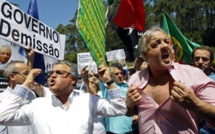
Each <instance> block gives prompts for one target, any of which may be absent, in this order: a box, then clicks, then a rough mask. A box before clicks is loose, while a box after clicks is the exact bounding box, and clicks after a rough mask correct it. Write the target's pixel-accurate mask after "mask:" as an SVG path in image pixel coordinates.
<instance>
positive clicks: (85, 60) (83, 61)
mask: <svg viewBox="0 0 215 134" xmlns="http://www.w3.org/2000/svg"><path fill="white" fill-rule="evenodd" d="M77 63H78V74H79V75H80V74H81V69H82V68H83V67H85V66H86V65H88V70H89V71H93V72H97V65H96V63H95V61H94V60H93V58H92V56H91V54H90V52H86V53H78V54H77Z"/></svg>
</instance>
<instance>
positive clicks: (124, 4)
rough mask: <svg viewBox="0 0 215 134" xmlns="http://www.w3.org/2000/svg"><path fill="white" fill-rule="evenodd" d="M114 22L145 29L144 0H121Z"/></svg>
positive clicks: (124, 26) (121, 25)
mask: <svg viewBox="0 0 215 134" xmlns="http://www.w3.org/2000/svg"><path fill="white" fill-rule="evenodd" d="M113 23H114V24H115V25H117V26H119V27H121V28H129V27H131V28H134V29H136V30H137V31H141V32H142V31H143V30H144V26H145V8H144V0H121V2H120V5H119V9H118V11H117V14H116V16H115V17H114V19H113Z"/></svg>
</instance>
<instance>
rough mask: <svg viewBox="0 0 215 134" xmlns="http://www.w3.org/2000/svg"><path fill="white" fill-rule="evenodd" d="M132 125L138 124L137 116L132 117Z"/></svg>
mask: <svg viewBox="0 0 215 134" xmlns="http://www.w3.org/2000/svg"><path fill="white" fill-rule="evenodd" d="M132 123H133V124H137V123H138V115H134V116H133V119H132Z"/></svg>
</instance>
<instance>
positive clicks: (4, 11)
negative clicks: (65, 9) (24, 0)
mask: <svg viewBox="0 0 215 134" xmlns="http://www.w3.org/2000/svg"><path fill="white" fill-rule="evenodd" d="M0 10H1V12H0V38H4V39H6V40H9V41H11V42H13V43H15V44H18V45H20V46H22V47H24V48H28V47H29V46H30V47H32V48H33V49H34V51H35V52H38V53H41V54H43V55H47V56H50V57H53V58H56V59H59V60H63V59H64V47H65V36H62V35H60V34H59V33H58V32H57V31H55V30H53V29H51V28H50V27H48V26H47V25H45V24H44V23H42V22H41V21H39V20H37V19H35V18H34V17H32V16H30V15H28V14H27V13H25V12H23V11H22V10H20V9H19V8H17V7H16V6H14V5H12V4H10V3H9V2H7V1H0Z"/></svg>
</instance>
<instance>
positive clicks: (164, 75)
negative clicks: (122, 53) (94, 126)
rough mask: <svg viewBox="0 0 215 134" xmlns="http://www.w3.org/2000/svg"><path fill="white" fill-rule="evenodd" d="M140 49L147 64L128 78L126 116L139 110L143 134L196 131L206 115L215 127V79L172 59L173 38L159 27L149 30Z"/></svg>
mask: <svg viewBox="0 0 215 134" xmlns="http://www.w3.org/2000/svg"><path fill="white" fill-rule="evenodd" d="M139 49H140V51H141V53H142V54H143V56H144V58H145V60H146V61H147V62H148V64H149V65H148V67H147V68H146V69H144V70H141V71H139V72H137V73H135V74H134V75H133V76H132V77H131V78H130V80H129V85H130V87H129V90H128V92H127V99H126V104H127V107H128V113H127V115H133V114H136V113H137V112H138V115H139V120H138V121H139V130H140V133H141V134H144V133H147V134H151V133H153V134H181V133H183V134H184V133H185V134H196V133H198V125H197V124H198V120H199V118H200V117H203V118H205V119H206V120H207V125H208V126H209V127H214V126H215V106H214V105H215V82H214V81H212V80H211V79H210V78H208V77H207V76H206V75H205V74H204V73H203V72H202V71H201V70H199V69H197V68H194V67H191V66H189V65H180V64H178V63H174V62H173V61H172V55H173V53H172V50H171V47H170V39H169V37H168V36H167V34H166V33H165V32H164V31H163V30H162V29H160V28H156V27H153V28H152V29H150V30H148V31H146V32H145V33H144V35H143V36H142V37H141V39H140V42H139Z"/></svg>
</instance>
